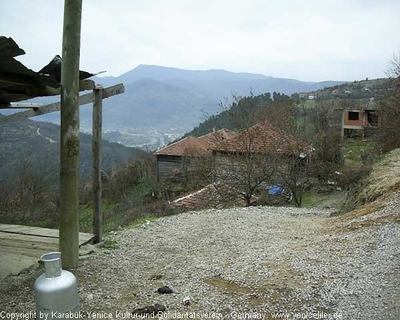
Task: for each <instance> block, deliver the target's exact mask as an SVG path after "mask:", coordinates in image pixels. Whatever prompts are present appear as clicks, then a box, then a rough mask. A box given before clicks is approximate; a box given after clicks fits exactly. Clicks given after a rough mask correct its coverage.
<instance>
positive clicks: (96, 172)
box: [92, 89, 103, 243]
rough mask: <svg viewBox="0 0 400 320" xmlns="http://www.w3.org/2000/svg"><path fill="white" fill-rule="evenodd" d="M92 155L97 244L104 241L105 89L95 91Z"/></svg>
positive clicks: (94, 218)
mask: <svg viewBox="0 0 400 320" xmlns="http://www.w3.org/2000/svg"><path fill="white" fill-rule="evenodd" d="M93 92H94V96H95V100H94V103H93V125H92V132H93V133H92V134H93V138H92V139H93V140H92V154H93V233H94V235H95V242H96V243H97V242H101V241H103V213H102V211H101V193H102V188H101V130H102V108H103V103H102V102H103V89H96V90H94V91H93Z"/></svg>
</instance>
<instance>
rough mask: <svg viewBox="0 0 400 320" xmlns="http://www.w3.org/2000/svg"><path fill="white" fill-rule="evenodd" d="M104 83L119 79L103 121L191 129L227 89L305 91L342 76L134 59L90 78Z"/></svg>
mask: <svg viewBox="0 0 400 320" xmlns="http://www.w3.org/2000/svg"><path fill="white" fill-rule="evenodd" d="M95 80H96V81H97V82H99V83H102V84H103V85H104V86H109V85H112V84H116V83H120V82H122V83H124V84H125V86H126V91H125V93H124V94H123V95H121V96H116V97H113V98H112V99H109V100H107V101H105V103H104V105H105V108H104V112H105V115H106V116H105V119H104V125H105V127H109V128H112V129H117V130H118V129H121V128H129V127H132V128H138V127H152V128H169V127H181V128H183V129H185V130H188V129H191V128H192V127H194V126H195V125H197V124H198V123H199V121H202V120H203V119H204V117H203V115H204V113H207V114H215V113H217V112H219V111H220V107H219V103H220V101H222V100H224V99H225V98H228V99H229V98H231V97H232V94H236V95H248V94H249V93H250V91H252V92H253V93H254V94H261V93H265V92H274V91H276V92H281V93H285V94H292V93H294V92H303V91H304V92H309V91H315V90H318V89H322V88H324V87H328V86H333V85H337V84H341V83H343V81H324V82H316V83H314V82H302V81H298V80H293V79H284V78H274V77H269V76H265V75H262V74H251V73H234V72H229V71H226V70H205V71H198V70H197V71H193V70H183V69H177V68H169V67H162V66H155V65H139V66H138V67H136V68H135V69H133V70H130V71H128V72H126V73H124V74H122V75H121V76H119V77H104V78H95Z"/></svg>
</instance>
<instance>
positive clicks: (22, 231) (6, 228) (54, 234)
mask: <svg viewBox="0 0 400 320" xmlns="http://www.w3.org/2000/svg"><path fill="white" fill-rule="evenodd" d="M4 233H10V234H16V235H29V236H35V238H40V237H43V238H53V239H57V241H58V238H59V234H58V229H49V228H39V227H30V226H22V225H16V224H0V240H1V237H2V234H4ZM93 238H94V235H93V234H91V233H84V232H80V233H79V245H80V246H81V245H83V244H86V243H88V242H90V241H91V240H93ZM39 241H40V240H39Z"/></svg>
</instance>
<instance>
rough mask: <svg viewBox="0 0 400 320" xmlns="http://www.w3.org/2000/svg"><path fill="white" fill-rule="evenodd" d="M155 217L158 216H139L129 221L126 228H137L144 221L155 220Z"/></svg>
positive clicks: (144, 222)
mask: <svg viewBox="0 0 400 320" xmlns="http://www.w3.org/2000/svg"><path fill="white" fill-rule="evenodd" d="M157 219H158V218H157V217H156V216H154V215H148V216H145V217H142V218H139V219H137V220H135V221H133V222H131V223H130V224H129V225H128V226H127V228H128V229H134V228H138V227H140V226H141V225H144V224H146V223H149V222H152V221H155V220H157Z"/></svg>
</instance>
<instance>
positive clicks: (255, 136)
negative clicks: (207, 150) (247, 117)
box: [214, 121, 307, 153]
mask: <svg viewBox="0 0 400 320" xmlns="http://www.w3.org/2000/svg"><path fill="white" fill-rule="evenodd" d="M306 148H307V145H306V144H305V143H304V142H302V141H300V140H298V139H296V138H295V137H293V136H291V135H289V134H287V133H285V132H283V131H281V130H279V129H277V128H275V127H273V126H272V125H270V124H269V123H267V122H266V121H263V122H259V123H257V124H256V125H254V126H252V127H250V128H249V129H247V130H245V131H243V132H242V133H240V134H238V135H236V136H235V137H233V138H231V139H227V140H225V141H222V142H221V143H219V144H218V145H217V146H215V148H214V150H215V151H223V152H241V153H242V152H255V153H263V152H268V151H278V152H279V153H293V152H295V153H297V152H299V149H302V150H303V151H304V150H305V149H306Z"/></svg>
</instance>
